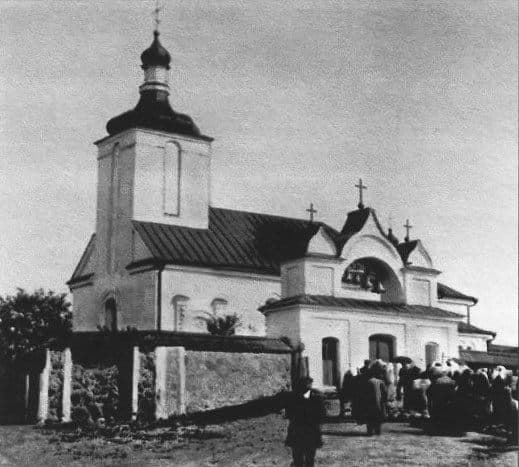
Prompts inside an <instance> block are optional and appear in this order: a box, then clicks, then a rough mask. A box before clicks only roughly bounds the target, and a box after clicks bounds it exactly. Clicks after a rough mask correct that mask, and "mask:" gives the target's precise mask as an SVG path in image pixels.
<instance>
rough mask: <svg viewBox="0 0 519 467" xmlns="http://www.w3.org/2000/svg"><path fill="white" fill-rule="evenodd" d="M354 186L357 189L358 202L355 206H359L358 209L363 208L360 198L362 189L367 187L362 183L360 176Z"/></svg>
mask: <svg viewBox="0 0 519 467" xmlns="http://www.w3.org/2000/svg"><path fill="white" fill-rule="evenodd" d="M355 188H358V189H359V204H357V206H358V207H359V209H364V202H363V200H362V191H363V190H367V189H368V187H367V186H366V185H363V184H362V178H359V184H358V185H355Z"/></svg>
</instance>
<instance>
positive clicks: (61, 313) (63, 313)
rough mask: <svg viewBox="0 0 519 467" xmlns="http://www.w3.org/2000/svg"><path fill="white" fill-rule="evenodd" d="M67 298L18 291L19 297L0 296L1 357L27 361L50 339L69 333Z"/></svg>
mask: <svg viewBox="0 0 519 467" xmlns="http://www.w3.org/2000/svg"><path fill="white" fill-rule="evenodd" d="M66 296H67V295H66V294H55V293H54V292H52V291H49V292H45V291H44V290H43V289H39V290H36V291H34V292H33V293H32V294H29V293H27V292H26V291H25V290H23V289H18V292H17V293H16V295H13V296H10V295H8V296H7V297H6V298H3V297H0V356H1V357H2V358H3V359H6V360H8V361H10V362H13V363H14V362H27V361H29V360H31V358H33V357H35V356H36V355H37V354H38V353H39V352H38V351H40V350H42V349H43V347H44V344H45V343H46V342H47V341H48V340H49V339H50V338H58V339H59V338H63V337H65V336H66V335H68V334H70V333H71V332H72V312H71V309H70V308H71V304H70V303H69V302H68V300H67V298H66Z"/></svg>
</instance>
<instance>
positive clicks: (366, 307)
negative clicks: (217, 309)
mask: <svg viewBox="0 0 519 467" xmlns="http://www.w3.org/2000/svg"><path fill="white" fill-rule="evenodd" d="M294 305H311V306H317V307H327V308H330V307H332V308H348V309H353V310H355V311H359V310H360V311H377V312H387V313H395V314H401V315H406V316H413V317H417V318H426V319H427V318H436V319H438V318H445V319H452V318H454V319H459V318H461V317H462V315H460V314H458V313H454V312H452V311H447V310H443V309H441V308H436V307H431V306H424V305H406V304H403V303H385V302H375V301H371V300H358V299H353V298H344V297H333V296H329V295H295V296H293V297H287V298H283V299H281V300H275V301H269V302H268V303H266V304H265V305H263V306H261V307H260V308H259V311H261V312H262V313H264V314H265V313H270V312H273V311H276V310H279V309H282V308H286V307H289V306H294Z"/></svg>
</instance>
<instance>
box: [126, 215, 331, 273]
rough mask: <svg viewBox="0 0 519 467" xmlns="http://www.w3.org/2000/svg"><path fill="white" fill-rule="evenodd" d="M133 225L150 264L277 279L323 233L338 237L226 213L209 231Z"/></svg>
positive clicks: (297, 222) (311, 225) (298, 224)
mask: <svg viewBox="0 0 519 467" xmlns="http://www.w3.org/2000/svg"><path fill="white" fill-rule="evenodd" d="M132 223H133V226H134V228H135V230H136V231H137V233H138V234H139V235H140V237H141V238H142V240H143V241H144V243H145V244H146V246H147V248H148V249H149V251H150V252H151V258H149V260H148V262H149V261H153V262H158V263H163V264H182V265H193V266H206V267H216V268H220V269H229V270H235V271H236V270H238V271H248V272H257V273H260V274H274V275H279V274H280V264H281V262H283V261H287V260H290V259H295V258H300V257H302V256H304V255H305V253H306V250H307V247H308V242H309V241H310V239H311V238H312V237H313V236H314V235H315V234H316V232H317V231H318V230H319V228H320V227H323V228H324V229H325V230H326V231H327V233H329V234H330V236H331V237H332V238H335V237H336V236H337V231H335V230H334V229H332V228H331V227H329V226H327V225H326V224H323V223H321V222H310V221H307V220H303V219H293V218H289V217H279V216H271V215H267V214H256V213H252V212H245V211H233V210H230V209H221V208H210V209H209V228H208V229H192V228H188V227H178V226H172V225H165V224H156V223H152V222H141V221H132ZM144 262H146V260H145V261H144ZM141 263H142V261H141Z"/></svg>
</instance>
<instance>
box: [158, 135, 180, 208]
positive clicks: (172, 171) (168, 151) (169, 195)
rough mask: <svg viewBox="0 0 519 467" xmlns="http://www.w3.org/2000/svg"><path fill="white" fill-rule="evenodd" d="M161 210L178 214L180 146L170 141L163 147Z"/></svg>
mask: <svg viewBox="0 0 519 467" xmlns="http://www.w3.org/2000/svg"><path fill="white" fill-rule="evenodd" d="M163 171H164V173H163V183H164V186H163V193H162V195H163V210H164V214H165V215H168V216H178V215H179V211H180V195H179V193H180V148H179V147H178V145H177V144H176V143H174V142H172V141H170V142H167V143H166V146H165V148H164V163H163Z"/></svg>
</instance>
